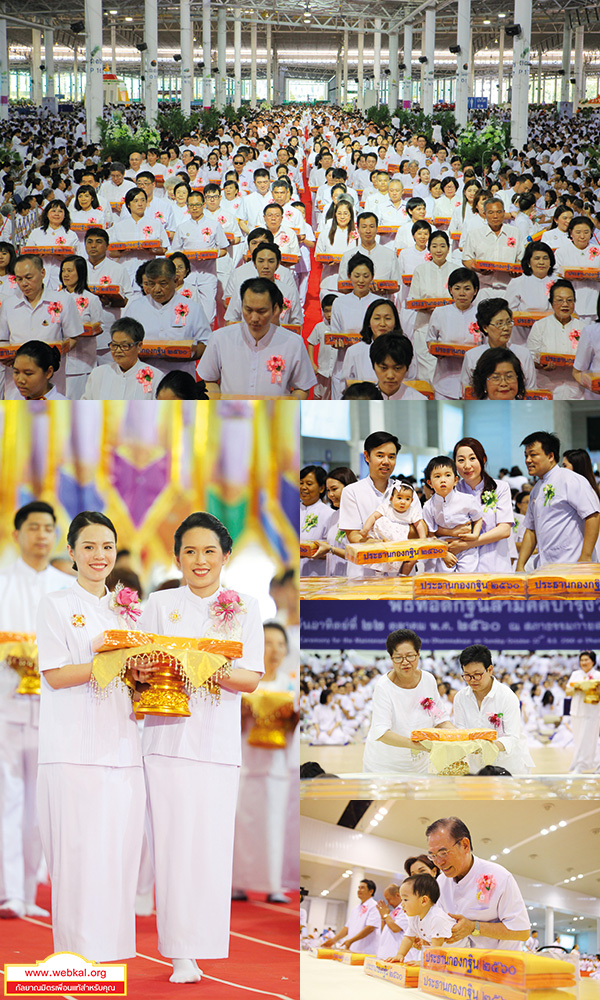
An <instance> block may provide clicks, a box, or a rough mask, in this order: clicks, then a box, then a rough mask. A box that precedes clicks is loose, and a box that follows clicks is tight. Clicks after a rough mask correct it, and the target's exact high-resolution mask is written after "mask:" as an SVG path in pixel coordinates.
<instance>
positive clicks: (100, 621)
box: [36, 582, 142, 767]
mask: <svg viewBox="0 0 600 1000" xmlns="http://www.w3.org/2000/svg"><path fill="white" fill-rule="evenodd" d="M109 599H110V595H109V594H108V593H106V594H105V596H104V597H101V598H98V597H94V596H93V595H92V594H89V593H88V592H87V590H84V589H83V587H81V586H80V585H79V584H78V583H77V582H75V583H74V584H73V585H72V586H71V587H69V588H68V589H67V590H60V591H59V592H58V593H53V594H49V595H47V596H46V597H44V598H43V599H42V600H41V602H40V605H39V609H38V615H37V624H36V632H37V639H38V654H39V669H40V674H42V682H41V684H42V690H41V707H40V752H39V763H40V764H55V763H57V764H102V765H104V766H108V767H132V766H141V762H142V761H141V746H140V739H139V733H138V727H137V722H136V721H135V717H134V714H133V709H132V702H131V697H130V695H129V693H128V690H127V689H126V688H125V686H124V685H123V684H121V683H120V682H119V681H112V682H111V684H110V685H109V687H108V688H107V689H106V690H105V691H104V692H103V696H102V697H100V696H99V695H98V694H96V693H95V691H94V690H93V688H92V685H91V684H90V683H89V682H88V683H87V684H78V685H77V686H76V687H66V688H59V689H57V690H55V689H54V688H52V687H50V685H49V684H48V682H47V680H46V678H45V677H44V676H43V674H44V672H45V671H46V670H55V669H57V668H59V667H64V666H66V665H67V664H69V663H90V662H91V660H92V656H93V653H92V640H93V639H94V638H95V637H96V636H98V635H99V634H100V633H101V632H103V631H104V630H105V629H114V628H124V627H127V628H129V629H131V625H130V624H128V625H127V626H124V625H123V624H122V622H123V620H122V618H121V616H120V615H118V614H115V613H114V612H113V611H111V610H110V609H109V606H108V603H109Z"/></svg>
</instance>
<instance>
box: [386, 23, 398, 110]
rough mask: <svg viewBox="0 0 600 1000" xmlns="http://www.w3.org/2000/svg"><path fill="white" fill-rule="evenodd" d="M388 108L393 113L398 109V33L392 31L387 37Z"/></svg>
mask: <svg viewBox="0 0 600 1000" xmlns="http://www.w3.org/2000/svg"><path fill="white" fill-rule="evenodd" d="M388 53H389V54H388V69H389V71H390V75H389V88H388V108H389V109H390V111H391V112H394V111H395V110H396V108H397V107H398V32H397V31H392V33H391V34H390V35H389V36H388Z"/></svg>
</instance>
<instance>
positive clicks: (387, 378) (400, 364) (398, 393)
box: [369, 332, 427, 541]
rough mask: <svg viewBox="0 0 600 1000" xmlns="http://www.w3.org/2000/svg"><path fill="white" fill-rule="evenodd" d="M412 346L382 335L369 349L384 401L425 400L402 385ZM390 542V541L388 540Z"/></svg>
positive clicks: (397, 337)
mask: <svg viewBox="0 0 600 1000" xmlns="http://www.w3.org/2000/svg"><path fill="white" fill-rule="evenodd" d="M413 354H414V352H413V346H412V344H411V342H410V340H409V339H408V337H405V336H404V335H403V334H398V333H394V332H392V333H384V334H382V335H381V336H380V337H377V338H376V339H375V340H374V341H373V343H372V344H371V346H370V348H369V360H370V362H371V365H372V366H373V371H374V372H375V377H376V379H377V388H378V389H379V391H380V392H381V395H382V396H383V398H384V399H426V398H427V397H426V396H424V395H423V393H421V392H417V390H416V389H413V388H412V387H411V386H409V385H405V384H404V379H405V378H406V377H407V375H408V371H409V368H410V366H411V364H412V360H413ZM389 540H390V541H391V540H392V539H389Z"/></svg>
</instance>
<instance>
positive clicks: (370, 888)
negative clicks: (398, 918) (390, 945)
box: [327, 878, 381, 955]
mask: <svg viewBox="0 0 600 1000" xmlns="http://www.w3.org/2000/svg"><path fill="white" fill-rule="evenodd" d="M376 889H377V886H376V885H375V883H374V882H373V880H372V879H370V878H365V879H363V880H362V882H359V884H358V889H357V891H356V895H357V896H358V900H359V901H358V903H357V905H356V906H355V907H354V909H353V910H352V911H351V912H350V913H349V915H348V920H347V923H346V925H345V926H344V927H342V929H341V931H338V932H337V934H334V936H333V937H332V938H330V939H329V941H328V942H327V947H328V948H335V946H336V944H337V943H338V941H341V942H342V943H341V945H340V948H347V949H348V951H356V952H358V953H359V954H361V955H376V954H377V950H378V946H379V924H380V923H381V920H380V918H379V911H378V909H377V903H376V901H375V898H374V897H375V891H376Z"/></svg>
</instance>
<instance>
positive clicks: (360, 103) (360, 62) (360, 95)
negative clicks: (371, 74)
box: [356, 17, 365, 111]
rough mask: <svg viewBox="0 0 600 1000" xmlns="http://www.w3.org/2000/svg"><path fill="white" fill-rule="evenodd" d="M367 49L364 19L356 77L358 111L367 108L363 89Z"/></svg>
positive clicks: (359, 35) (361, 25)
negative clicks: (364, 60) (365, 52)
mask: <svg viewBox="0 0 600 1000" xmlns="http://www.w3.org/2000/svg"><path fill="white" fill-rule="evenodd" d="M364 49H365V22H364V21H363V19H362V17H361V18H360V20H359V22H358V65H357V69H356V77H357V79H358V102H357V103H358V110H359V111H362V110H363V108H364V106H365V101H364V95H363V89H364V82H365V81H364V66H363V56H364Z"/></svg>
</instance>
